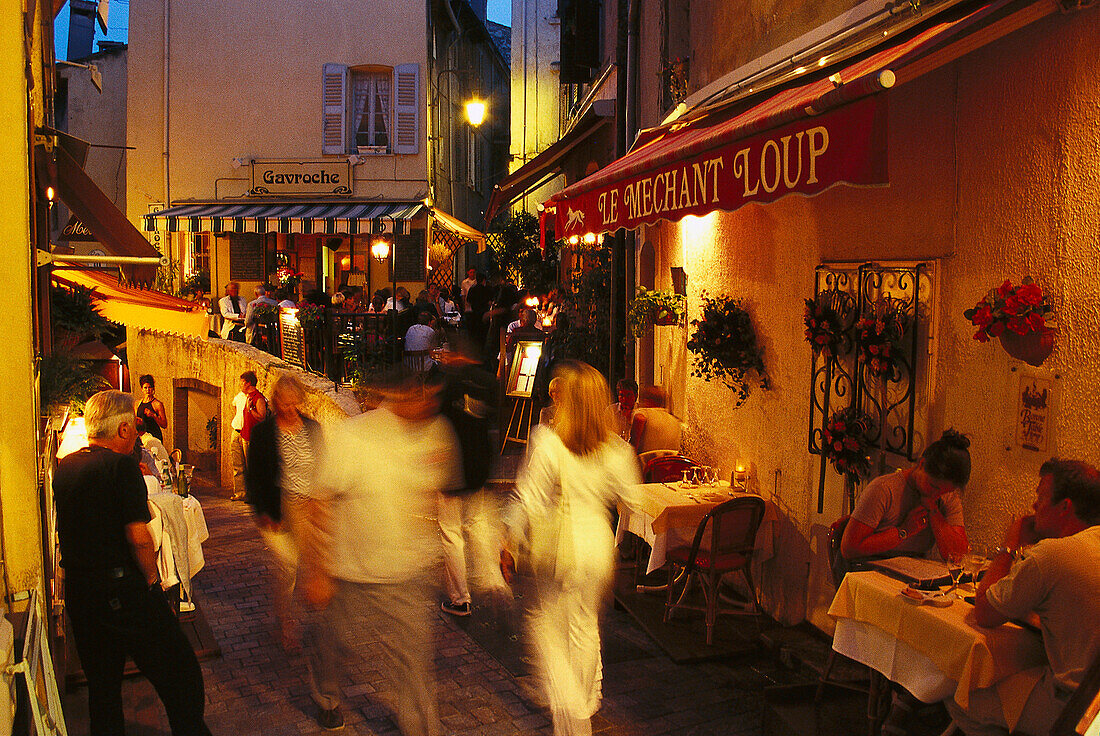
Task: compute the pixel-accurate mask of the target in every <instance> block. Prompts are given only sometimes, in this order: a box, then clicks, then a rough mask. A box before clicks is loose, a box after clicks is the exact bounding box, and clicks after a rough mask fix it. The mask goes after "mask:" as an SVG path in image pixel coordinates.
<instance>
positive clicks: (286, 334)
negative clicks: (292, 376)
mask: <svg viewBox="0 0 1100 736" xmlns="http://www.w3.org/2000/svg"><path fill="white" fill-rule="evenodd" d="M279 332H280V335H281V338H282V339H281V340H280V341H279V342H280V344H281V345H282V358H283V360H285V361H286V362H287V363H290V364H291V365H293V366H297V367H299V368H302V369H305V367H306V359H305V337H304V335H303V334H302V324H301V323H300V322H299V321H298V317H297V315H294V314H291V313H289V312H280V313H279Z"/></svg>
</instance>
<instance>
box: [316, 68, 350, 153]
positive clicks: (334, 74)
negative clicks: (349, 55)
mask: <svg viewBox="0 0 1100 736" xmlns="http://www.w3.org/2000/svg"><path fill="white" fill-rule="evenodd" d="M347 99H348V68H347V67H346V66H344V65H343V64H325V67H324V71H323V73H322V76H321V120H322V123H321V153H336V154H340V153H347V152H348V143H347V128H348V116H347V113H346V112H345V106H346V105H347Z"/></svg>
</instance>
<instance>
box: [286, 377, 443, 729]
mask: <svg viewBox="0 0 1100 736" xmlns="http://www.w3.org/2000/svg"><path fill="white" fill-rule="evenodd" d="M328 445H329V447H328V450H329V452H328V456H327V457H326V459H325V461H324V462H323V463H322V464H321V470H320V479H319V484H318V485H319V486H320V487H319V488H318V489H317V490H316V491H314V496H315V498H316V499H317V500H319V501H321V503H320V504H318V505H319V506H321V507H322V508H323V509H324V511H327V513H324V514H323V518H327V519H330V520H331V522H330V524H331V530H330V532H331V543H330V548H329V549H328V550H327V552H325V553H323V555H324V556H323V560H322V561H319V562H322V564H318V565H310V566H309V569H310V570H318V569H322V568H327V571H328V574H329V578H328V579H325V578H320V577H318V576H317V575H316V573H312V577H311V578H307V580H306V581H305V583H304V589H305V595H306V600H307V602H309V603H311V604H312V605H314V606H323V605H324V604H325V603H326V602H327V608H325V610H324V612H323V614H322V615H321V617H320V618H321V621H320V626H318V627H315V629H314V632H313V638H314V641H313V642H312V645H311V646H310V653H311V656H312V661H311V667H310V670H311V691H312V692H311V695H312V696H313V699H314V701H315V702H316V703H317V705H318V707H319V708H320V709H321V710H320V713H319V714H318V717H317V721H318V723H319V724H320V725H321V726H322V727H323V728H327V729H336V728H340V727H341V726H342V725H343V722H344V721H343V716H342V714H341V713H340V708H339V705H340V688H339V683H340V679H341V676H342V674H343V672H344V661H345V659H346V657H347V656H348V655H349V654H351V653H352V651H353V650H352V646H353V638H354V637H356V636H357V635H361V634H362V633H364V632H366V633H369V634H371V635H373V636H372V638H373V639H374V640H376V641H378V642H379V643H380V644H381V645H382V647H383V651H384V653H385V655H386V657H387V659H388V660H389V662H388V664H389V666H388V667H387V670H388V672H389V673H390V677H391V678H392V682H393V693H394V697H395V698H396V703H395V705H396V711H397V723H398V726H399V727H400V729H401V733H403V734H405V736H435V734H438V733H439V718H438V715H437V713H436V705H435V693H434V692H433V680H434V677H433V675H432V631H431V622H432V615H431V614H432V609H431V608H430V605H431V603H430V602H431V601H433V600H435V597H436V595H437V593H436V589H437V588H438V582H437V581H438V572H437V571H438V566H439V563H440V549H439V533H438V528H437V526H436V524H435V522H434V517H435V512H436V498H437V495H438V494H439V493H441V492H443V491H448V490H452V489H455V488H460V487H462V484H463V480H462V472H461V468H460V466H459V462H458V454H457V449H456V443H455V437H454V433H453V432H452V431H451V428H450V426H449V425H448V424H447V421H446V420H445V419H443V418H442V417H441V416H440V415H439V400H438V395H437V391H435V390H432V389H425V388H423V387H422V386H421V385H420V384H419V382H416V381H413V382H411V383H406V384H403V385H400V386H398V387H396V388H394V389H392V390H391V391H389V392H388V395H387V400H386V402H385V403H383V404H382V406H380V407H379V408H378V409H376V410H374V411H370V412H367V413H366V414H360V415H359V416H356V417H352V418H351V419H349V420H347V421H346V422H345V423H344V424H343V425H341V426H340V427H339V428H338V429H337V430H336V432H335V433H334V435H333V436H332V437H331V439H330V440H329V443H328ZM365 458H374V459H375V461H374V462H363V460H364V459H365ZM307 574H309V573H307ZM330 597H331V600H327V599H329V598H330Z"/></svg>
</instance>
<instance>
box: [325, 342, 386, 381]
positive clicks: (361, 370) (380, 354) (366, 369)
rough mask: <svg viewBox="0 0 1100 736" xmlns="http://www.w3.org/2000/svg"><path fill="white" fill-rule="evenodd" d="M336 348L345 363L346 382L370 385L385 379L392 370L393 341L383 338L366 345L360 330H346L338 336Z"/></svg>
mask: <svg viewBox="0 0 1100 736" xmlns="http://www.w3.org/2000/svg"><path fill="white" fill-rule="evenodd" d="M336 350H337V352H338V353H339V355H340V359H341V361H342V362H343V364H344V383H352V384H355V385H356V386H363V385H369V384H372V383H377V382H378V381H381V380H383V379H384V378H385V377H386V375H387V373H388V372H389V370H390V364H391V362H392V361H391V358H392V356H393V343H392V342H390V341H389V340H381V341H378V342H375V343H373V344H372V345H367V346H364V342H363V335H362V333H359V332H345V333H343V334H340V335H338V336H337V337H336Z"/></svg>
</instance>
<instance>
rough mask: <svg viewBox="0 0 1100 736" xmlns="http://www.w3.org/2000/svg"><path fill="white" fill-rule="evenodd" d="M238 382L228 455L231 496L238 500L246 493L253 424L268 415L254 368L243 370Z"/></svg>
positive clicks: (265, 401) (234, 398) (232, 498)
mask: <svg viewBox="0 0 1100 736" xmlns="http://www.w3.org/2000/svg"><path fill="white" fill-rule="evenodd" d="M238 386H239V388H240V391H238V392H237V395H236V396H234V397H233V410H234V413H233V421H232V423H231V424H232V427H233V439H232V440H231V442H232V445H230V448H229V458H230V461H231V462H232V464H233V495H232V496H231V497H230V499H231V500H233V501H240V500H242V499H243V498H244V495H245V483H244V471H245V465H246V463H247V458H248V441H249V440H250V439H251V438H252V428H253V427H255V426H256V425H257V424H259V423H260V422H261V421H263V419H264V417H266V416H267V400H266V399H264V395H263V394H262V393H260V390H259V389H257V388H256V372H255V371H245V372H244V373H242V374H241V377H240V379H239V381H238Z"/></svg>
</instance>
